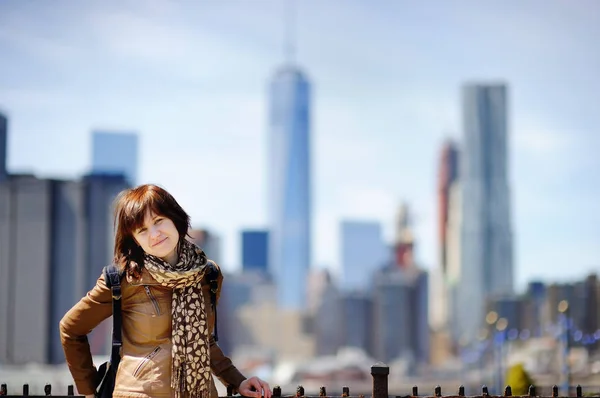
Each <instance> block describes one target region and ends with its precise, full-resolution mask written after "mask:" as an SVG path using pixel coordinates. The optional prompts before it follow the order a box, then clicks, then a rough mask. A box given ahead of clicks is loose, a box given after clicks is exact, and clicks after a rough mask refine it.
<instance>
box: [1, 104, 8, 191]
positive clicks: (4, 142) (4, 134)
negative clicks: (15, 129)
mask: <svg viewBox="0 0 600 398" xmlns="http://www.w3.org/2000/svg"><path fill="white" fill-rule="evenodd" d="M7 157H8V121H7V119H6V116H4V115H3V114H2V113H0V182H2V181H4V180H5V179H6V177H7V176H8V171H7V170H6V169H7V164H6V162H7V160H6V158H7Z"/></svg>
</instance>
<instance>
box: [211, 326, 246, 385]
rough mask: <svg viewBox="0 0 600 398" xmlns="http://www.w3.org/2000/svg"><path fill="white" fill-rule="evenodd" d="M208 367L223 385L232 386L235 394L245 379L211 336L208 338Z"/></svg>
mask: <svg viewBox="0 0 600 398" xmlns="http://www.w3.org/2000/svg"><path fill="white" fill-rule="evenodd" d="M210 368H211V370H212V372H213V373H214V374H215V376H217V377H218V378H219V380H221V383H223V385H225V386H231V387H233V393H234V394H237V390H238V388H239V387H240V384H241V383H242V381H244V380H246V377H245V376H244V375H243V374H242V373H241V372H240V371H239V370H238V369H237V368H236V367H235V366H234V365H233V363H232V362H231V359H229V358H228V357H227V356H226V355H225V354H224V353H223V351H222V350H221V347H219V345H218V344H217V342H216V341H215V339H214V338H213V337H211V338H210Z"/></svg>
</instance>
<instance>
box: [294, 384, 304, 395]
mask: <svg viewBox="0 0 600 398" xmlns="http://www.w3.org/2000/svg"><path fill="white" fill-rule="evenodd" d="M296 396H297V397H303V396H304V387H302V386H298V387H297V388H296Z"/></svg>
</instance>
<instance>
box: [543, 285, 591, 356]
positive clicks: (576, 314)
mask: <svg viewBox="0 0 600 398" xmlns="http://www.w3.org/2000/svg"><path fill="white" fill-rule="evenodd" d="M599 288H600V286H599V284H598V279H597V276H596V275H595V274H592V275H589V276H588V277H587V278H586V279H584V280H582V281H577V282H574V283H561V284H559V283H556V284H551V285H549V286H547V290H546V292H547V294H546V303H545V305H544V318H545V320H546V322H545V324H546V327H548V326H550V327H551V326H552V325H558V323H559V312H558V304H559V303H560V302H561V301H562V300H566V301H567V303H568V304H569V305H568V311H567V316H568V317H569V319H570V322H571V333H572V337H573V339H574V341H573V344H575V345H577V344H585V345H589V346H590V348H592V347H593V348H595V347H597V346H598V343H597V341H600V324H599V321H598V319H599V314H598V306H599V301H600V297H599V294H598V290H599ZM592 344H593V345H592Z"/></svg>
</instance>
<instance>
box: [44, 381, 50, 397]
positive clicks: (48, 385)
mask: <svg viewBox="0 0 600 398" xmlns="http://www.w3.org/2000/svg"><path fill="white" fill-rule="evenodd" d="M44 395H52V386H51V385H50V384H46V385H45V386H44Z"/></svg>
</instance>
